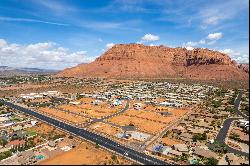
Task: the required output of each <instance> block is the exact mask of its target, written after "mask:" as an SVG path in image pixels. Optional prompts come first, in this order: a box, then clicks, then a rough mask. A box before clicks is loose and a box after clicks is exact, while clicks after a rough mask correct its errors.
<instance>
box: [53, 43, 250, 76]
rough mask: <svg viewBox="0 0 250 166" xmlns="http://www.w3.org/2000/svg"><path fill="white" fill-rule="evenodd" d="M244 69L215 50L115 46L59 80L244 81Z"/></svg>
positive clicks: (138, 45) (69, 70)
mask: <svg viewBox="0 0 250 166" xmlns="http://www.w3.org/2000/svg"><path fill="white" fill-rule="evenodd" d="M248 75H249V73H248V69H246V67H245V68H244V66H242V65H239V64H237V63H236V62H235V61H233V60H231V58H230V57H229V56H228V55H226V54H223V53H221V52H218V51H212V50H209V49H204V48H196V49H193V50H187V49H186V48H180V47H177V48H170V47H165V46H162V45H160V46H145V45H143V44H117V45H114V46H113V47H112V48H111V49H109V50H108V51H106V52H105V53H104V54H103V55H101V56H100V57H98V58H96V59H95V61H93V62H91V63H88V64H79V65H77V66H76V67H72V68H67V69H65V70H63V71H61V72H59V73H58V74H57V76H63V77H102V78H119V79H138V78H140V79H141V78H147V79H150V78H152V79H155V78H161V79H164V78H187V79H198V80H216V81H230V80H234V81H246V80H248V78H249V76H248Z"/></svg>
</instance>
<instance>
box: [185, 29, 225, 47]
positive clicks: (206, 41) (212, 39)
mask: <svg viewBox="0 0 250 166" xmlns="http://www.w3.org/2000/svg"><path fill="white" fill-rule="evenodd" d="M221 38H222V33H221V32H217V33H210V34H208V35H207V37H206V38H203V39H201V40H200V41H197V42H196V41H189V42H186V43H183V44H182V45H183V47H195V46H200V45H213V44H215V43H216V42H217V40H219V39H221Z"/></svg>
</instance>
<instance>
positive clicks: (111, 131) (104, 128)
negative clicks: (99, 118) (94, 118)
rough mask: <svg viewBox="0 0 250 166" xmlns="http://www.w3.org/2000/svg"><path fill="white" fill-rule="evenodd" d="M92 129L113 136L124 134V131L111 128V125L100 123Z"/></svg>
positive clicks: (91, 127)
mask: <svg viewBox="0 0 250 166" xmlns="http://www.w3.org/2000/svg"><path fill="white" fill-rule="evenodd" d="M90 129H93V130H96V131H98V132H102V133H105V134H108V135H111V136H114V135H115V134H117V133H120V132H122V129H120V128H118V127H114V126H111V125H109V124H105V123H102V122H98V123H95V124H93V125H91V126H90Z"/></svg>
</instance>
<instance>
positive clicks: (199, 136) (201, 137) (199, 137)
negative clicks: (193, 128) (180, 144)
mask: <svg viewBox="0 0 250 166" xmlns="http://www.w3.org/2000/svg"><path fill="white" fill-rule="evenodd" d="M206 139H207V134H206V133H203V134H200V133H197V134H194V135H193V141H197V140H206Z"/></svg>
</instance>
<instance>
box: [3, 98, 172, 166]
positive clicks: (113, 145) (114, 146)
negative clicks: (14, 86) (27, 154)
mask: <svg viewBox="0 0 250 166" xmlns="http://www.w3.org/2000/svg"><path fill="white" fill-rule="evenodd" d="M0 101H1V102H3V103H4V104H5V105H7V106H9V107H11V108H13V109H16V110H18V111H21V112H24V113H26V114H29V115H31V116H34V117H36V118H37V119H40V120H42V121H45V122H47V123H49V124H52V125H54V126H56V127H58V128H61V129H63V130H65V131H68V132H70V133H73V134H75V135H78V136H80V137H82V138H85V139H87V140H90V141H92V142H95V143H97V144H99V145H101V146H103V147H105V148H108V149H110V150H112V151H115V152H116V153H119V154H121V155H123V156H126V157H128V158H131V159H132V160H135V161H137V162H139V163H141V164H145V165H169V164H168V163H166V162H164V161H162V160H159V159H157V158H154V157H152V156H149V155H146V154H144V153H141V152H138V151H135V150H133V149H130V148H128V147H125V146H123V145H121V144H119V143H117V142H115V141H113V140H111V139H109V138H106V137H103V136H100V135H98V134H95V133H92V132H90V131H87V130H85V129H82V128H78V127H75V126H72V125H69V124H67V123H64V122H61V121H58V120H56V119H53V118H51V117H48V116H45V115H42V114H40V113H37V112H35V111H32V110H30V109H27V108H24V107H21V106H18V105H15V104H13V103H11V102H7V101H5V100H2V99H0Z"/></svg>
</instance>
